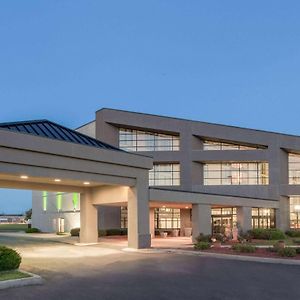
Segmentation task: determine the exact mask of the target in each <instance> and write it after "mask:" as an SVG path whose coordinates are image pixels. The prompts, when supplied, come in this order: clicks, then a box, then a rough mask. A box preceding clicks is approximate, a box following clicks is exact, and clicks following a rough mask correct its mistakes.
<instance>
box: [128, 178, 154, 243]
mask: <svg viewBox="0 0 300 300" xmlns="http://www.w3.org/2000/svg"><path fill="white" fill-rule="evenodd" d="M148 193H149V191H148V172H147V175H146V176H143V177H141V178H140V177H139V178H137V183H136V185H135V186H134V187H129V188H128V247H129V248H135V249H140V248H149V247H150V246H151V236H150V230H149V194H148Z"/></svg>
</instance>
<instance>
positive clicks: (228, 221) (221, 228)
mask: <svg viewBox="0 0 300 300" xmlns="http://www.w3.org/2000/svg"><path fill="white" fill-rule="evenodd" d="M211 220H212V232H213V233H214V234H215V233H222V234H224V233H225V229H226V228H230V229H232V228H233V227H234V226H236V222H237V219H236V208H235V207H222V208H212V210H211Z"/></svg>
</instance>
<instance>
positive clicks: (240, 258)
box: [137, 249, 300, 266]
mask: <svg viewBox="0 0 300 300" xmlns="http://www.w3.org/2000/svg"><path fill="white" fill-rule="evenodd" d="M137 252H140V253H145V254H155V253H157V254H159V253H166V254H181V255H190V256H202V257H214V258H217V259H227V260H237V261H249V262H259V263H268V264H282V265H293V266H300V260H297V259H283V258H269V257H255V256H247V255H233V254H219V253H208V252H201V251H190V250H178V249H150V250H148V251H147V250H137Z"/></svg>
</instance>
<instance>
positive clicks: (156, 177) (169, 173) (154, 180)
mask: <svg viewBox="0 0 300 300" xmlns="http://www.w3.org/2000/svg"><path fill="white" fill-rule="evenodd" d="M149 185H151V186H154V185H161V186H163V185H180V164H155V165H153V169H152V170H150V171H149Z"/></svg>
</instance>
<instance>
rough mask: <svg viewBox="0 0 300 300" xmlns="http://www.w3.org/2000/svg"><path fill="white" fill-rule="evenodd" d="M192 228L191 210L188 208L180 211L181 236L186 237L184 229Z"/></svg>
mask: <svg viewBox="0 0 300 300" xmlns="http://www.w3.org/2000/svg"><path fill="white" fill-rule="evenodd" d="M185 228H192V221H191V210H190V209H189V208H188V209H186V208H182V209H180V235H181V236H184V229H185Z"/></svg>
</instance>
